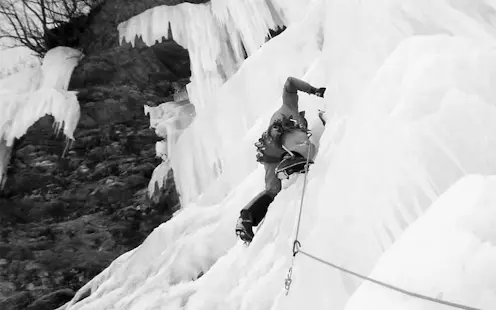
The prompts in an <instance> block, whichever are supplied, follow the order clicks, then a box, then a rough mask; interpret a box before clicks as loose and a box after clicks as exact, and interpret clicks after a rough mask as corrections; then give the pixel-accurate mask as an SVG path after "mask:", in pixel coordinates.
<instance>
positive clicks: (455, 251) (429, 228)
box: [345, 176, 496, 310]
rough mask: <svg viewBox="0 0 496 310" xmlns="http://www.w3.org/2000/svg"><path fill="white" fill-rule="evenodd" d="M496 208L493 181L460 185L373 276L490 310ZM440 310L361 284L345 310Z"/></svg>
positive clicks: (473, 179)
mask: <svg viewBox="0 0 496 310" xmlns="http://www.w3.org/2000/svg"><path fill="white" fill-rule="evenodd" d="M495 206H496V176H490V177H482V176H468V177H466V178H464V179H462V180H461V181H459V182H457V183H456V184H455V185H454V186H452V187H451V188H450V189H449V190H448V191H447V192H446V193H445V194H443V195H442V196H441V198H440V199H439V200H438V201H436V203H434V205H433V206H432V207H431V208H430V209H429V210H428V211H427V213H426V214H425V215H424V216H423V217H422V218H420V219H419V220H418V221H416V222H415V223H413V224H412V225H411V226H410V227H409V228H408V229H407V230H406V231H405V233H404V234H403V235H402V236H401V237H400V238H399V240H398V241H397V242H396V244H394V245H393V246H392V247H391V248H390V249H389V250H388V251H386V253H384V255H382V257H381V259H380V260H379V262H378V264H377V266H376V267H375V268H374V271H373V272H372V274H371V276H372V277H375V278H380V279H381V280H382V281H386V282H388V283H394V284H395V285H397V286H399V287H402V288H404V289H408V290H411V291H414V292H417V293H422V294H425V295H427V296H432V297H438V298H440V299H442V300H447V301H451V302H458V303H466V304H468V305H473V306H476V305H477V306H478V307H479V308H481V309H494V307H495V305H496V294H495V290H496V269H495V268H494V261H495V259H496V228H495V226H494V219H495V218H496V208H495ZM442 308H443V307H441V306H439V305H436V304H432V302H428V301H424V300H420V299H415V298H411V297H405V295H403V294H399V293H397V292H392V291H391V290H388V289H384V288H382V287H380V286H377V285H375V284H371V283H365V284H364V285H362V286H360V288H359V289H358V290H357V292H356V293H355V294H354V295H353V297H352V298H351V299H350V301H349V302H348V304H347V306H346V308H345V310H358V309H370V310H375V309H377V310H379V309H409V310H410V309H411V310H414V309H415V310H417V309H442ZM448 308H449V307H446V309H448Z"/></svg>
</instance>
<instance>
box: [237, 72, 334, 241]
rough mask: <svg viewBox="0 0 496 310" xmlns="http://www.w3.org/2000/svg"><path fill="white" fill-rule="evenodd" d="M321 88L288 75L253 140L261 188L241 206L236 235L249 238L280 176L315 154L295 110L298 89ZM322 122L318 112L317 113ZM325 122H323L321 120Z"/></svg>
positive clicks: (319, 94) (278, 186)
mask: <svg viewBox="0 0 496 310" xmlns="http://www.w3.org/2000/svg"><path fill="white" fill-rule="evenodd" d="M325 90H326V89H325V88H324V87H321V88H315V87H313V86H312V85H310V84H308V83H307V82H304V81H302V80H299V79H297V78H294V77H288V78H287V80H286V83H285V84H284V88H283V93H282V106H281V107H280V108H279V110H277V111H276V112H275V113H274V114H273V115H272V118H271V119H270V124H269V128H268V129H267V130H266V131H265V132H264V133H263V134H262V137H261V138H260V139H259V141H258V142H257V143H256V144H255V146H256V147H257V161H259V162H261V163H262V164H263V165H264V167H265V190H264V191H263V192H261V193H260V194H258V195H257V196H256V197H255V198H253V199H252V200H251V201H250V202H249V203H248V205H246V206H245V207H244V208H243V209H242V210H241V214H240V217H239V219H238V221H237V224H236V235H237V236H238V237H239V238H240V239H241V240H242V241H244V242H247V243H249V242H251V241H252V239H253V237H254V233H253V226H258V225H259V224H260V222H261V221H262V219H263V218H264V217H265V214H266V213H267V209H268V207H269V205H270V203H271V202H272V201H273V200H274V198H275V196H276V195H277V194H278V193H279V192H280V191H281V187H282V184H281V180H282V179H284V178H288V177H289V175H290V174H292V173H295V172H302V171H304V169H305V165H306V163H307V157H308V160H309V162H310V163H312V161H311V159H312V158H313V156H314V155H315V146H314V145H313V144H312V143H310V141H309V140H308V137H309V135H308V133H309V131H308V128H307V127H308V123H307V120H306V119H305V112H304V111H302V112H300V111H298V91H303V92H305V93H307V94H311V95H315V96H317V97H324V92H325ZM319 117H320V118H321V120H322V122H323V123H324V120H323V117H322V114H319ZM324 124H325V123H324Z"/></svg>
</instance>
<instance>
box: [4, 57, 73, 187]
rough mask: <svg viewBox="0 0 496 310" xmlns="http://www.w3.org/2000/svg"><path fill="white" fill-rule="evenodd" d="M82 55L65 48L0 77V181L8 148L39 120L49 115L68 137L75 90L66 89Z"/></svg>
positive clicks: (71, 129)
mask: <svg viewBox="0 0 496 310" xmlns="http://www.w3.org/2000/svg"><path fill="white" fill-rule="evenodd" d="M81 57H82V54H81V53H80V52H79V51H78V50H75V49H72V48H68V47H57V48H54V49H52V50H50V51H48V52H47V54H46V55H45V58H44V59H43V64H42V65H41V66H35V67H32V68H26V69H24V70H21V71H19V72H17V73H14V74H12V75H9V76H7V77H6V78H4V79H2V80H0V110H1V111H2V114H0V184H1V183H3V182H5V180H3V178H4V173H5V171H6V168H7V164H8V162H9V158H10V151H9V148H10V147H11V146H12V144H13V143H14V139H15V138H20V137H21V136H23V135H24V134H25V133H26V131H27V130H28V128H29V127H30V126H31V125H33V124H34V123H35V122H36V121H37V120H38V119H40V118H41V117H43V116H45V115H46V114H50V115H52V116H53V117H54V120H55V124H54V125H55V128H56V130H57V131H60V130H61V131H62V132H63V133H64V134H65V135H66V136H67V138H68V139H72V140H73V139H74V137H73V132H74V130H75V129H76V126H77V123H78V121H79V115H80V112H79V103H78V100H77V97H76V92H73V91H67V88H68V86H69V81H70V78H71V75H72V71H73V70H74V68H75V67H76V65H77V64H78V62H79V60H80V58H81Z"/></svg>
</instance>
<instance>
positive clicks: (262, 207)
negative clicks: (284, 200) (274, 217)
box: [241, 163, 282, 226]
mask: <svg viewBox="0 0 496 310" xmlns="http://www.w3.org/2000/svg"><path fill="white" fill-rule="evenodd" d="M278 164H279V163H264V167H265V190H264V191H263V192H261V193H259V194H258V195H257V196H255V198H253V199H252V200H251V201H250V202H249V203H248V204H247V205H246V206H245V207H244V208H243V209H242V210H241V218H243V219H251V220H252V221H253V226H258V224H260V222H261V221H262V220H263V218H264V217H265V214H267V209H268V208H269V205H270V203H271V202H272V201H273V200H274V198H275V197H276V196H277V194H279V192H280V191H281V188H282V184H281V180H279V179H278V178H277V176H276V173H275V169H276V167H277V165H278Z"/></svg>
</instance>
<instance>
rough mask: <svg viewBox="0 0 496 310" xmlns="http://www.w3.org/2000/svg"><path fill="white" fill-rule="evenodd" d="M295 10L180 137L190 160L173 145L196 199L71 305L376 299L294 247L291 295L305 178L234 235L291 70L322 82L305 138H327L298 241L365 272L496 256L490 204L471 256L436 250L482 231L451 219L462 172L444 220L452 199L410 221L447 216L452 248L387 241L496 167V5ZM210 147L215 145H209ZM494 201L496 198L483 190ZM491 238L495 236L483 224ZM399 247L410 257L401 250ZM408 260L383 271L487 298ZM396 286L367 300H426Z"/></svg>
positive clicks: (224, 305)
mask: <svg viewBox="0 0 496 310" xmlns="http://www.w3.org/2000/svg"><path fill="white" fill-rule="evenodd" d="M288 5H291V4H290V3H289V2H288ZM299 9H300V10H301V11H302V12H301V15H300V19H299V20H295V21H294V22H293V23H292V24H291V25H289V27H288V29H287V30H286V31H285V32H283V33H282V34H281V35H280V36H278V37H276V38H274V39H273V40H271V41H269V42H267V43H265V44H264V45H263V46H262V47H261V48H260V49H258V50H257V51H256V52H255V53H253V54H252V55H251V56H250V57H249V58H248V59H247V60H246V61H245V62H244V63H243V64H242V66H241V67H240V68H239V70H238V71H237V72H236V73H235V74H234V75H233V76H232V77H231V78H229V79H228V80H227V81H226V82H225V83H224V84H223V85H222V86H221V87H220V88H219V89H218V90H217V91H216V92H215V97H214V99H215V100H213V101H212V102H213V103H212V105H205V108H204V109H200V111H199V112H198V114H197V118H196V120H195V121H194V122H193V123H192V124H191V126H190V127H189V128H188V129H187V130H186V131H185V132H184V133H183V134H182V135H181V137H180V139H179V143H178V144H177V150H178V152H179V151H180V153H178V154H186V155H185V156H183V157H182V160H184V162H182V161H179V159H178V158H179V157H176V158H177V159H176V160H178V161H177V162H176V164H177V167H178V169H177V170H178V171H176V173H177V174H178V175H177V176H178V178H180V179H181V178H182V179H181V180H180V181H181V182H182V184H183V187H182V188H181V190H182V191H183V192H182V193H184V194H185V195H187V197H189V198H188V199H186V201H189V200H194V202H193V203H189V204H187V205H186V206H185V208H184V209H183V210H181V211H180V212H178V213H177V214H175V216H174V217H173V218H172V219H171V220H170V221H169V222H167V223H165V224H163V225H161V226H160V227H159V228H157V229H156V230H155V231H154V233H152V234H151V235H150V236H149V238H148V239H147V240H146V241H145V242H144V243H143V244H142V245H141V246H140V247H139V248H137V249H136V250H134V251H132V252H130V253H128V254H126V255H124V256H122V257H121V258H119V259H118V260H117V261H116V262H114V263H113V264H112V265H111V266H110V267H109V268H108V269H107V270H105V271H104V272H103V273H102V274H100V275H99V276H98V277H96V278H95V279H94V280H93V281H91V282H90V283H88V284H87V285H86V286H85V287H84V288H83V289H82V290H81V291H80V292H78V294H77V295H76V297H75V298H74V300H73V301H72V302H71V303H70V305H69V307H68V308H67V309H95V308H98V309H161V308H163V309H187V310H192V309H202V310H205V309H207V310H208V309H242V310H244V309H261V310H269V309H270V310H282V309H284V310H288V309H289V310H292V309H302V308H308V309H337V310H340V309H345V308H346V307H347V303H348V302H349V301H350V300H354V299H355V297H352V296H353V294H355V292H357V290H359V291H358V293H357V294H360V296H364V297H356V300H355V301H353V302H350V305H349V306H348V307H350V309H354V308H351V307H353V306H354V305H355V306H362V307H366V306H370V302H372V301H370V300H362V299H363V298H365V297H368V296H371V295H372V294H374V292H375V291H374V290H377V288H375V287H374V288H371V287H370V286H369V285H367V287H365V286H364V287H363V288H360V287H361V285H362V281H360V280H358V279H357V278H355V277H353V276H350V275H347V274H343V273H341V272H338V271H336V270H334V269H332V268H330V267H328V266H326V265H323V264H319V263H318V262H316V261H313V260H310V259H308V258H307V257H305V256H301V255H297V256H296V259H295V261H294V268H293V283H292V286H291V290H290V292H289V295H288V296H286V295H285V294H284V287H283V284H284V277H285V274H286V272H287V270H288V268H289V266H290V263H291V259H292V252H291V245H292V241H293V238H294V233H295V221H296V218H297V214H298V208H299V203H300V198H301V196H300V195H301V189H302V186H303V178H302V177H299V178H297V179H296V180H292V185H290V186H289V187H288V188H287V189H285V190H283V191H282V192H281V193H280V194H279V195H278V196H277V197H276V199H275V200H274V202H273V203H272V204H271V206H270V208H269V211H268V213H267V217H266V219H265V221H264V224H263V226H262V227H261V228H260V230H258V231H257V235H256V237H255V240H254V241H253V243H252V244H251V245H250V247H249V248H243V247H242V246H239V245H237V244H236V240H235V236H234V225H235V221H236V219H237V217H238V215H239V210H240V209H241V208H242V207H243V206H244V205H245V204H246V203H247V202H248V201H249V200H250V199H251V198H252V197H253V196H254V195H255V194H257V193H258V192H259V191H260V190H261V189H262V188H263V186H264V185H263V169H262V168H261V167H260V166H257V164H256V163H255V161H254V149H253V143H254V142H255V141H256V139H257V138H258V137H259V136H260V133H261V132H262V130H263V129H264V128H265V127H266V126H267V120H268V119H269V117H270V115H271V114H272V112H273V111H274V110H275V109H276V108H277V107H278V105H279V104H280V103H281V101H280V94H281V90H282V85H283V83H284V80H285V78H286V77H287V76H288V75H294V76H297V77H300V78H303V79H306V80H308V81H309V82H310V83H312V84H314V85H317V86H326V87H327V92H326V98H325V99H324V100H321V99H319V98H315V97H309V96H306V95H304V94H302V95H301V96H300V104H301V109H305V110H307V114H308V117H309V121H310V124H311V128H312V130H313V132H314V138H316V139H318V138H320V140H319V145H320V147H319V153H318V155H317V158H316V162H315V164H314V165H313V166H312V168H311V170H310V172H309V174H308V187H307V191H306V193H305V200H304V205H303V215H302V221H301V228H300V236H299V241H300V242H301V244H302V249H304V250H305V251H306V252H309V253H311V254H313V255H316V256H318V257H321V258H322V259H325V260H329V261H331V262H333V263H335V264H338V265H340V266H343V267H345V268H348V269H352V270H353V271H355V272H359V273H362V274H364V275H369V274H370V273H371V272H372V271H373V270H374V267H375V266H376V264H377V263H378V262H380V259H381V256H382V255H383V253H384V252H386V251H387V250H388V249H391V251H392V252H393V253H395V254H394V255H388V257H389V259H390V260H388V259H386V261H387V262H388V263H389V264H392V265H393V266H399V265H401V263H400V262H398V261H396V260H398V259H401V260H403V262H402V263H403V264H409V265H411V266H416V265H418V264H420V263H421V262H422V261H419V260H416V259H419V256H420V255H421V254H422V255H424V256H423V257H426V258H432V260H429V263H430V265H429V268H431V269H429V270H435V269H439V270H446V269H443V265H446V264H449V263H450V261H452V262H455V264H456V266H475V265H474V262H473V261H471V260H472V259H477V260H479V261H480V262H483V263H484V264H481V266H486V263H485V262H487V261H490V260H491V259H493V257H492V255H493V254H492V248H490V247H489V245H488V246H486V245H481V244H480V240H482V239H483V236H486V235H485V234H484V233H485V232H484V229H487V227H494V224H495V223H494V217H492V216H490V215H491V214H490V213H485V212H486V211H481V212H482V213H478V212H479V211H480V210H490V209H488V208H485V209H478V208H477V204H473V208H472V210H473V211H474V214H477V215H474V217H473V219H474V220H475V219H479V218H484V219H485V220H487V222H485V221H484V222H481V223H480V227H481V229H482V230H483V231H482V232H478V234H477V236H475V237H473V238H472V239H471V241H470V240H468V239H464V241H467V240H468V241H470V242H472V244H474V245H479V246H480V247H479V248H475V247H474V248H473V249H475V250H478V251H477V253H474V254H476V255H477V256H476V258H474V257H471V256H468V255H467V253H470V251H466V250H467V247H463V245H464V244H460V248H457V247H456V244H452V243H449V244H447V245H446V247H445V248H444V247H443V248H441V247H442V246H443V243H442V242H440V241H442V240H453V239H452V238H453V236H455V238H456V236H462V237H463V236H465V237H466V232H467V231H468V229H472V228H474V229H475V227H479V223H478V222H477V221H475V222H473V224H471V225H472V226H470V227H472V228H469V226H466V227H465V228H462V229H461V230H459V231H454V230H453V229H451V228H452V227H450V226H449V225H444V224H445V223H447V222H449V221H451V220H453V219H455V218H457V217H456V215H459V214H461V213H457V212H458V211H460V210H465V211H463V212H470V205H471V204H469V203H466V204H464V203H463V201H461V200H462V199H461V197H465V194H467V196H466V197H475V196H472V195H471V194H470V190H471V188H475V189H476V190H478V188H480V187H477V186H478V185H477V186H476V187H472V185H470V184H468V185H467V183H464V184H465V185H466V186H465V185H464V186H456V187H455V189H456V191H457V192H458V191H467V192H468V193H467V192H465V193H461V192H460V193H458V194H457V195H460V196H456V197H455V198H453V196H452V194H450V193H448V197H451V198H449V199H448V200H451V199H456V200H460V201H459V202H460V204H459V205H456V206H453V208H455V209H454V214H453V216H452V217H450V214H444V213H449V212H450V210H449V207H450V204H447V205H445V206H444V207H442V208H439V207H436V208H433V209H432V212H429V213H427V215H426V216H425V217H424V218H423V219H421V220H419V221H418V222H417V223H426V222H429V221H430V222H431V223H433V222H434V223H435V221H436V219H437V218H441V217H445V218H446V222H441V224H440V227H439V229H442V230H443V232H442V233H440V235H439V238H440V239H438V238H433V242H435V241H436V240H437V243H436V244H438V245H439V247H440V248H439V249H438V252H439V253H441V252H444V251H446V253H451V254H452V255H451V256H450V257H449V260H450V261H447V258H446V257H445V256H442V255H439V253H438V252H434V249H432V248H431V247H429V244H427V243H426V244H420V245H419V248H421V249H423V251H422V253H418V255H416V256H413V255H409V256H408V255H407V254H408V253H411V251H413V250H414V249H411V248H409V249H408V250H407V249H405V250H404V251H406V254H401V253H399V251H398V252H396V251H394V250H393V247H392V245H393V244H395V242H397V241H398V240H399V238H401V237H402V235H403V232H404V231H405V229H407V228H408V227H409V226H410V225H412V223H416V220H417V219H418V218H419V217H421V216H422V214H424V213H425V212H426V210H429V209H430V206H431V205H432V204H433V203H435V202H436V201H437V200H438V198H439V196H441V195H442V194H443V193H444V192H445V191H446V190H447V189H448V188H450V187H451V186H452V185H453V184H455V183H456V182H457V181H458V180H459V179H460V178H462V177H464V176H465V175H467V174H474V175H479V176H478V177H476V178H483V177H482V176H483V175H493V174H495V172H496V156H494V154H495V153H496V138H495V135H494V132H496V131H495V130H496V122H495V120H496V106H495V105H496V101H495V97H494V91H493V90H494V89H495V87H496V85H495V83H496V79H495V73H496V71H495V68H496V49H495V47H496V46H495V41H494V31H495V27H494V26H493V15H492V14H491V13H490V12H495V7H494V4H493V2H489V1H483V0H480V1H473V0H471V1H468V0H467V1H462V0H457V1H442V0H440V1H436V2H435V3H433V2H432V1H423V0H421V1H418V0H407V1H394V0H381V1H339V0H322V1H311V3H310V5H308V6H307V7H305V8H301V7H300V8H299ZM193 103H194V101H193ZM324 104H325V107H326V110H327V113H328V124H327V126H326V128H325V130H324V131H323V130H322V129H323V128H322V127H321V126H320V125H319V124H318V121H316V110H317V108H321V107H322V106H321V105H324ZM202 113H203V114H202ZM209 120H213V121H209ZM181 143H184V144H181ZM205 145H208V146H209V148H211V149H214V150H215V152H213V153H208V152H203V150H204V148H205ZM211 154H213V155H215V156H213V155H212V156H211V157H209V156H210V155H211ZM216 156H218V157H216ZM205 157H206V158H205ZM216 160H217V161H220V167H221V168H222V169H221V171H220V172H218V173H217V174H215V173H214V172H213V171H215V170H216V167H215V166H214V165H204V163H206V162H207V163H210V162H214V163H215V162H216ZM192 163H194V164H192ZM198 167H200V168H199V169H197V168H198ZM219 173H220V174H219ZM212 175H214V176H216V177H212ZM481 175H482V176H481ZM195 178H196V179H195ZM492 179H493V177H491V178H490V180H491V181H490V183H491V184H492V183H493V180H492ZM214 180H215V181H214ZM188 182H190V183H188ZM474 182H475V181H474ZM488 182H489V181H488ZM475 183H477V184H480V182H479V181H476V182H475ZM475 183H474V184H475ZM186 185H188V186H186ZM206 185H208V186H206ZM285 185H287V184H285ZM488 186H489V185H488ZM491 186H492V185H491ZM488 188H489V190H490V188H492V187H488ZM450 192H451V193H452V191H450ZM199 193H201V194H199ZM195 197H197V198H196V199H194V198H195ZM488 197H489V196H488ZM440 201H441V200H440ZM457 202H458V201H457ZM439 203H440V204H443V205H444V203H442V202H439ZM487 203H488V206H493V207H494V205H493V202H492V200H491V199H490V200H489V201H487ZM432 213H434V214H436V216H431V214H432ZM479 215H480V216H479ZM429 218H430V219H429ZM426 219H427V220H426ZM413 225H417V227H419V226H420V225H423V224H413ZM432 225H433V226H435V225H434V224H432ZM433 226H429V227H433ZM429 227H428V228H429ZM411 231H413V233H412V232H411ZM415 231H418V228H415V226H412V229H411V230H410V232H409V235H410V236H412V235H413V234H416V233H415ZM430 231H431V232H433V231H432V230H430ZM487 234H488V235H487V238H489V237H490V234H491V232H488V233H487ZM405 236H408V235H406V234H405ZM481 236H482V237H481ZM465 237H463V238H465ZM405 238H408V237H405ZM416 238H418V239H417V240H425V237H424V239H421V236H417V237H416ZM478 242H479V243H478ZM401 244H405V247H407V245H408V244H410V245H411V243H409V242H402V241H398V243H397V245H398V247H397V248H399V249H401V248H402V245H401ZM466 244H467V243H465V245H466ZM484 247H485V248H484ZM484 249H487V251H484ZM406 257H411V259H412V261H409V262H406V261H404V260H405V259H406ZM379 266H385V264H384V263H383V264H379V265H378V268H379ZM382 268H385V267H382ZM380 270H383V269H380ZM376 272H377V273H374V275H377V276H381V275H388V273H386V271H384V273H382V272H381V273H379V272H378V271H376ZM403 272H405V271H402V270H399V268H396V269H394V275H393V274H391V276H390V277H391V278H390V279H391V280H394V279H401V278H406V279H410V278H411V279H413V280H415V281H417V280H418V282H415V283H414V284H415V286H416V287H420V286H422V287H424V290H425V293H426V294H427V293H436V292H437V291H439V290H443V292H444V291H446V294H447V295H446V299H448V297H452V294H454V292H457V291H460V292H461V291H465V292H469V291H471V290H473V287H474V286H473V285H475V287H478V288H481V289H483V293H481V294H480V295H477V294H472V295H470V294H468V293H467V294H460V295H458V296H457V298H455V300H454V301H457V302H460V303H466V304H469V305H473V306H478V305H485V302H491V301H492V300H494V298H495V293H494V286H493V282H492V281H493V280H492V278H490V277H488V278H483V279H479V281H480V282H477V283H475V282H474V281H472V280H473V279H474V278H473V277H472V276H473V275H475V274H478V272H481V273H482V272H484V271H483V270H480V271H479V270H474V273H472V274H456V276H457V277H456V278H453V279H455V280H457V281H458V280H459V279H464V280H461V281H458V282H457V283H456V284H457V285H458V286H456V288H455V289H453V287H454V286H449V285H448V284H447V283H445V282H442V281H441V280H440V282H436V285H438V286H436V289H431V286H430V285H431V282H429V279H426V280H427V281H426V282H421V281H423V280H422V279H420V278H412V277H410V275H411V271H406V272H405V273H403ZM487 272H488V274H491V272H492V271H491V270H487ZM199 275H201V277H199ZM454 276H455V275H454ZM458 276H459V277H458ZM413 280H412V281H413ZM465 280H466V281H465ZM443 281H444V280H443ZM393 284H394V283H393ZM400 284H405V285H406V283H400ZM412 285H413V283H412ZM440 287H442V289H440ZM359 288H360V289H359ZM406 288H407V289H408V288H409V287H406ZM426 288H428V289H426ZM438 288H439V289H438ZM486 288H493V289H492V290H491V289H486ZM368 289H372V290H373V291H371V292H370V293H368V292H367V290H368ZM421 292H422V291H421ZM88 293H90V294H89V297H87V298H86V299H84V300H82V301H79V302H78V300H79V299H80V298H81V297H82V296H86V295H87V294H88ZM369 294H370V295H369ZM391 294H393V295H394V294H396V293H391V292H384V293H383V294H380V295H379V296H377V297H376V298H377V300H378V302H380V303H381V305H401V306H403V307H404V309H409V308H408V307H409V306H412V307H413V308H411V309H419V308H418V304H417V301H412V300H411V299H408V298H405V297H404V296H400V297H391V298H393V299H394V298H399V299H401V302H403V301H404V302H403V303H401V304H397V303H396V304H395V303H394V302H395V301H394V300H392V301H389V302H388V301H387V299H388V298H389V297H390V296H392V295H391ZM438 295H439V294H438ZM438 295H436V296H433V297H438ZM448 295H449V296H448ZM357 296H358V295H357ZM441 297H443V298H444V296H441ZM350 298H353V299H350ZM353 303H355V304H353ZM365 303H367V304H366V305H365ZM364 305H365V306H364ZM424 306H425V309H436V310H437V309H445V307H444V306H437V305H431V304H428V305H425V304H422V307H424ZM415 307H417V308H415ZM402 309H403V308H402ZM422 309H424V308H422Z"/></svg>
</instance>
